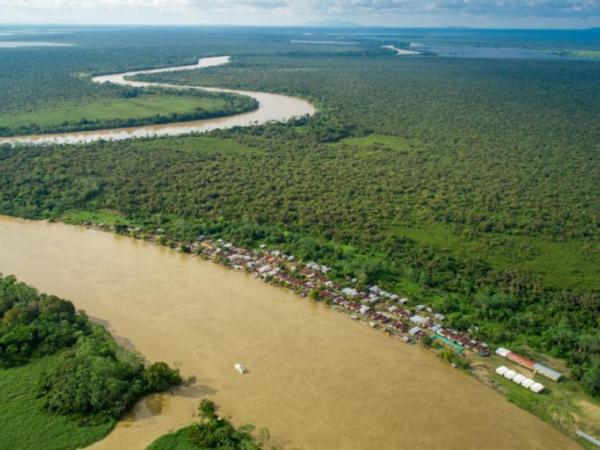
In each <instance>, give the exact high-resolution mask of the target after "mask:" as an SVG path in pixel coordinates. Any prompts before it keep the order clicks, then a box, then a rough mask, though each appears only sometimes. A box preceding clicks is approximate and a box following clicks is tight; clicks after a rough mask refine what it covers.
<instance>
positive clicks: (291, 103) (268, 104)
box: [0, 56, 316, 145]
mask: <svg viewBox="0 0 600 450" xmlns="http://www.w3.org/2000/svg"><path fill="white" fill-rule="evenodd" d="M229 62H230V57H229V56H215V57H210V58H201V59H200V60H199V61H198V64H194V65H189V66H179V67H167V68H163V69H151V70H140V71H135V72H126V73H119V74H113V75H103V76H98V77H94V78H92V82H94V83H114V84H117V85H121V86H132V87H161V88H169V89H194V90H204V91H209V92H223V93H233V94H239V95H245V96H248V97H252V98H254V99H255V100H256V101H258V104H259V106H258V109H256V110H254V111H250V112H247V113H241V114H235V115H231V116H226V117H218V118H214V119H204V120H195V121H188V122H175V123H169V124H160V125H142V126H137V127H130V128H114V129H107V130H91V131H79V132H69V133H57V134H43V135H27V136H13V137H6V138H0V144H11V145H17V144H28V145H47V144H80V143H91V142H95V141H100V140H111V141H118V140H124V139H131V138H141V137H152V136H155V137H159V136H179V135H182V134H190V133H201V132H206V131H211V130H216V129H225V128H233V127H238V126H242V127H243V126H249V125H261V124H265V123H268V122H272V121H278V122H285V121H288V120H290V119H292V118H294V117H301V116H305V115H313V114H314V113H315V112H316V109H315V107H314V106H313V105H312V104H311V103H310V102H308V101H306V100H303V99H300V98H296V97H290V96H287V95H280V94H270V93H268V92H255V91H244V90H235V89H221V88H211V87H200V86H185V85H174V84H168V83H150V82H141V81H131V80H128V79H127V78H129V77H134V76H136V75H140V74H148V73H161V72H176V71H182V70H198V69H205V68H208V67H215V66H221V65H224V64H228V63H229Z"/></svg>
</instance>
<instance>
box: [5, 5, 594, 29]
mask: <svg viewBox="0 0 600 450" xmlns="http://www.w3.org/2000/svg"><path fill="white" fill-rule="evenodd" d="M330 21H336V22H337V21H343V22H353V23H357V24H360V25H367V26H398V27H430V26H470V27H481V28H488V27H491V28H503V27H504V28H586V27H598V26H600V0H0V23H5V24H17V23H23V24H120V25H122V24H145V25H154V24H156V25H270V26H286V25H304V24H306V23H314V22H330Z"/></svg>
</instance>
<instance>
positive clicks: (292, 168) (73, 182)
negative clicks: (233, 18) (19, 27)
mask: <svg viewBox="0 0 600 450" xmlns="http://www.w3.org/2000/svg"><path fill="white" fill-rule="evenodd" d="M188 37H189V36H188ZM238 38H239V36H237V35H235V34H234V35H232V37H230V38H229V39H224V40H223V42H221V47H219V45H218V44H217V42H216V39H215V38H214V36H213V37H212V38H207V41H206V42H205V43H204V44H203V45H204V46H203V47H202V48H203V53H204V54H206V55H210V54H223V53H230V54H232V55H233V64H232V65H231V66H229V67H221V68H213V69H210V70H207V71H202V72H198V73H192V72H185V73H179V74H178V73H169V74H161V75H156V76H152V77H151V78H152V79H153V80H157V79H160V80H168V81H171V82H182V83H186V84H193V83H197V84H212V85H219V86H227V87H242V88H253V89H258V90H268V91H277V92H283V93H291V94H295V95H300V96H303V97H306V98H310V99H312V100H313V101H314V102H315V103H316V104H317V105H318V106H319V108H320V110H321V113H320V114H319V115H318V116H316V117H314V118H310V119H306V118H303V119H299V120H297V121H296V122H295V123H293V124H289V125H282V124H271V125H267V126H263V127H254V128H249V129H234V130H228V131H223V132H214V133H212V134H211V135H210V136H208V137H207V136H198V137H186V138H177V139H173V138H168V139H149V140H140V141H127V142H118V143H96V144H93V145H90V146H70V147H49V148H27V147H20V148H9V147H6V146H5V147H2V148H0V213H4V214H11V215H18V216H24V217H31V218H64V217H68V216H69V215H73V214H75V215H76V212H77V211H100V210H109V211H111V212H112V213H113V214H115V215H116V216H117V217H118V219H117V220H118V222H119V223H122V224H135V225H136V226H140V227H142V229H144V230H147V231H151V230H154V229H156V228H159V227H160V228H163V229H165V230H166V231H167V233H168V234H169V235H170V236H172V237H173V238H177V239H189V240H192V239H194V238H195V237H196V236H197V235H199V234H205V235H209V236H213V237H223V238H226V239H231V240H233V241H234V242H236V243H237V244H240V245H248V246H256V245H259V244H261V243H266V244H269V245H272V246H278V247H281V248H282V249H285V250H287V251H289V252H292V253H294V254H295V255H297V256H298V257H300V258H302V259H305V260H309V259H314V260H318V261H322V262H323V263H325V264H327V265H328V266H331V267H333V269H334V271H333V274H332V275H333V276H334V277H335V278H336V279H337V280H338V281H340V282H344V281H346V280H350V279H351V278H357V279H358V280H359V283H360V284H362V285H368V284H372V283H378V284H379V285H381V286H384V287H387V288H390V289H392V290H396V291H399V292H406V293H407V294H409V295H410V296H411V300H412V301H413V302H425V303H428V304H432V305H434V306H435V307H436V308H438V309H439V310H440V311H442V312H444V313H446V315H447V317H448V319H449V323H450V324H451V325H452V326H454V327H457V328H460V329H472V330H474V331H475V334H476V335H478V336H479V337H481V338H482V339H485V340H487V341H489V342H492V343H496V344H504V345H511V346H513V347H515V348H518V349H519V351H521V352H522V353H525V354H527V353H531V352H536V351H537V352H544V353H548V354H550V355H553V356H558V357H561V358H564V359H566V360H567V361H568V363H569V364H570V366H571V368H572V369H573V371H572V375H573V377H574V378H576V379H579V380H581V382H582V384H583V386H584V387H585V388H586V389H587V391H588V392H590V393H592V394H595V395H600V331H599V325H600V247H599V246H598V238H599V237H600V202H598V199H599V198H600V184H599V183H598V181H597V180H598V179H600V162H599V160H598V158H599V155H600V128H599V127H598V126H597V118H598V117H599V116H600V92H599V91H598V89H597V86H598V83H599V82H600V65H598V64H597V63H595V62H593V61H589V62H586V61H560V60H553V61H545V60H544V61H542V60H540V61H529V60H477V59H473V60H466V59H465V60H458V59H450V58H436V57H420V58H398V57H395V56H393V55H392V54H391V52H386V51H383V50H381V49H380V48H379V47H378V46H374V45H373V42H372V41H368V42H367V41H361V42H360V44H358V45H356V46H346V45H344V46H337V47H336V46H328V45H324V46H315V45H313V46H310V45H301V46H295V45H291V44H290V43H289V39H290V36H289V35H288V34H285V33H280V34H279V35H277V36H276V37H273V36H272V35H269V36H266V35H263V34H260V33H257V34H253V35H252V37H251V38H250V39H248V43H247V45H245V46H244V45H242V42H241V40H239V41H237V40H236V39H238ZM399 40H400V39H399ZM132 41H133V42H134V41H135V39H134V40H132ZM190 41H191V39H190ZM369 42H370V43H369ZM167 43H169V39H167ZM377 44H379V41H377ZM109 45H110V42H109ZM131 45H132V48H131V49H130V50H127V51H125V50H118V49H114V50H106V55H107V57H108V55H110V54H111V53H114V54H115V55H116V56H115V58H114V61H116V63H113V64H112V65H111V64H109V63H104V64H105V68H104V69H103V68H102V61H94V63H93V64H92V63H91V62H89V63H87V69H86V70H88V71H93V72H102V71H103V70H107V71H112V69H113V68H114V66H115V65H119V64H123V65H125V59H120V58H121V56H119V55H121V54H127V55H129V56H131V55H132V54H135V53H136V52H139V54H140V58H139V61H140V62H139V64H140V65H141V66H143V65H144V64H151V63H154V64H156V62H157V60H160V57H161V56H165V55H159V54H156V53H155V51H154V50H150V49H145V48H142V47H140V48H137V50H134V47H133V44H131ZM140 45H141V44H140ZM180 45H181V47H177V45H176V44H175V43H172V44H169V45H167V46H166V47H165V49H167V50H168V52H171V53H169V55H170V56H169V57H165V58H164V59H163V60H162V63H164V64H167V62H168V64H172V63H173V62H174V60H175V59H176V60H177V63H181V62H183V60H186V58H191V55H192V54H193V52H192V51H191V50H190V47H189V46H187V44H183V43H182V44H180ZM115 46H116V44H115ZM317 47H318V48H317ZM244 49H245V53H246V54H245V55H242V53H243V50H244ZM167 50H164V49H163V50H162V51H163V52H164V51H167ZM60 51H63V50H60ZM75 51H76V50H73V49H71V50H67V51H66V52H67V54H68V53H69V52H75ZM79 51H83V50H79ZM86 51H90V52H99V51H100V49H96V48H92V49H91V50H86ZM195 51H197V49H196V50H195ZM130 52H131V54H130ZM194 55H195V54H194ZM195 56H198V55H195ZM107 57H106V58H105V60H106V59H108V58H107ZM119 61H121V62H120V63H119ZM64 64H65V65H66V67H72V66H70V65H69V64H71V63H67V62H65V63H64ZM157 65H160V64H157ZM121 68H123V67H121ZM133 68H139V67H129V66H127V69H133ZM109 69H110V70H109ZM1 70H3V69H0V71H1ZM70 71H72V68H71V69H68V70H66V71H65V73H68V72H70ZM147 78H150V77H147ZM17 97H18V96H17ZM17 103H18V102H17V101H13V102H12V104H13V105H16V104H17Z"/></svg>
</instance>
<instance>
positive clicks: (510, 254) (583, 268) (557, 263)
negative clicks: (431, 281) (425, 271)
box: [395, 223, 600, 289]
mask: <svg viewBox="0 0 600 450" xmlns="http://www.w3.org/2000/svg"><path fill="white" fill-rule="evenodd" d="M395 231H397V232H398V233H400V234H402V235H404V236H406V237H409V238H411V239H414V240H416V241H418V242H422V243H426V244H429V245H432V246H434V247H436V248H438V249H440V250H444V251H449V252H456V253H458V254H459V255H460V256H463V257H469V258H477V259H481V260H483V261H486V262H488V263H489V264H491V265H492V267H493V268H495V269H504V268H512V269H521V270H527V271H531V272H534V273H536V274H537V275H539V276H540V277H541V278H542V279H543V280H544V281H545V282H546V283H547V284H548V285H550V286H556V287H563V288H564V287H568V288H573V289H594V288H597V286H599V285H600V274H599V273H598V270H597V267H598V266H599V265H600V251H598V249H594V248H593V246H592V245H591V244H590V243H588V242H585V241H583V240H576V239H574V240H570V241H566V242H553V241H549V240H545V239H543V238H539V237H531V236H511V235H502V234H495V233H488V234H482V235H479V236H477V237H474V238H471V237H468V236H464V235H462V233H461V232H460V230H459V229H457V228H456V227H453V226H450V225H445V224H439V223H430V224H422V225H419V226H415V227H402V226H400V227H397V228H395Z"/></svg>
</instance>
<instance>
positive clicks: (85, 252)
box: [0, 216, 579, 450]
mask: <svg viewBox="0 0 600 450" xmlns="http://www.w3.org/2000/svg"><path fill="white" fill-rule="evenodd" d="M0 271H2V272H3V273H5V274H14V275H16V276H17V277H18V278H19V279H21V280H22V281H24V282H27V283H30V284H31V285H33V286H36V287H37V288H39V289H40V290H42V291H45V292H49V293H54V294H57V295H59V296H62V297H65V298H69V299H71V300H73V301H74V303H75V305H76V306H77V307H78V308H81V309H84V310H85V311H87V313H88V314H89V315H90V316H91V317H92V318H94V319H96V320H99V321H101V322H102V323H104V324H105V325H106V326H107V327H108V328H109V329H110V331H111V332H112V333H113V334H114V335H115V336H117V337H118V338H119V339H120V340H121V341H122V342H124V343H126V344H127V345H130V346H132V347H134V348H135V349H136V350H138V351H140V352H141V353H142V354H144V355H145V356H146V357H147V358H148V359H149V360H150V361H158V360H162V361H166V362H168V363H170V364H175V365H177V366H178V367H180V368H181V371H182V373H183V374H184V375H185V376H191V375H194V376H196V377H197V382H196V383H195V384H194V385H193V386H190V387H187V388H184V389H181V390H179V391H177V392H176V393H174V394H172V395H164V396H154V397H151V398H149V399H147V400H146V401H143V402H142V403H141V404H139V405H138V407H137V408H136V410H137V413H136V414H134V415H133V416H132V417H129V418H128V419H126V420H124V421H122V422H121V423H120V424H119V425H118V426H117V428H116V429H115V430H114V431H113V432H112V433H111V434H110V435H109V436H108V437H107V438H106V439H105V440H103V441H101V442H100V443H98V444H96V445H95V446H94V448H97V449H111V450H114V449H116V450H120V449H122V450H135V449H142V448H144V447H145V446H146V445H148V444H149V443H150V442H152V441H153V440H154V439H155V438H157V437H158V436H160V435H161V434H163V433H165V432H167V431H169V430H171V429H174V428H177V427H180V426H182V425H185V424H186V423H188V422H189V421H190V420H191V419H192V413H193V411H194V410H195V408H196V407H197V405H198V404H199V402H200V399H201V398H204V397H209V398H211V399H212V400H214V401H215V402H216V403H217V404H218V405H219V406H220V408H221V409H220V413H221V414H225V415H231V416H232V417H233V419H234V421H235V423H237V424H240V423H244V422H251V423H254V424H256V425H257V426H258V427H268V428H269V430H270V431H271V434H272V437H273V442H274V443H275V444H279V445H285V448H287V449H299V448H302V449H306V450H309V449H310V450H313V449H315V450H321V449H322V450H335V449H350V450H354V449H356V450H358V449H378V450H381V449H407V450H409V449H424V450H427V449H461V450H465V449H478V450H482V449H483V450H485V449H490V450H491V449H494V450H502V449H507V450H509V449H510V450H518V449H523V450H525V449H527V450H535V449H540V450H547V449H575V448H579V447H578V445H577V444H576V443H575V442H573V441H571V440H570V439H569V438H567V437H566V436H564V435H563V434H561V433H560V432H558V431H556V430H555V429H553V428H552V427H551V426H550V425H548V424H545V423H543V422H541V421H540V420H539V419H537V418H536V417H534V416H532V415H530V414H528V413H526V412H525V411H523V410H520V409H518V408H517V407H516V406H514V405H512V404H510V403H509V402H507V401H506V400H505V399H504V398H503V397H502V396H501V395H499V394H498V393H496V392H495V391H494V390H492V389H490V388H488V387H486V386H484V385H483V384H480V383H479V382H478V381H476V380H475V379H473V378H472V377H470V376H469V375H467V374H466V373H464V372H462V371H459V370H456V369H452V368H451V367H450V366H449V365H448V364H447V363H445V362H443V361H441V360H440V359H438V358H436V357H435V356H433V354H432V353H431V352H430V351H427V350H425V349H423V348H421V347H420V346H410V345H406V344H403V343H401V342H400V341H398V340H396V339H393V338H390V337H387V336H385V335H384V334H382V333H380V332H377V331H374V330H371V329H370V328H368V327H366V326H365V325H362V324H360V323H357V322H354V321H352V320H350V319H349V318H348V316H347V315H346V314H338V313H336V312H334V311H331V310H330V309H329V308H327V307H326V306H324V305H321V304H317V303H315V302H313V301H311V300H308V299H304V298H301V297H299V296H297V295H295V294H292V293H291V292H288V291H286V290H284V289H279V288H275V287H273V286H270V285H266V284H264V283H262V282H260V281H258V280H257V279H255V278H253V277H251V276H249V275H246V274H242V273H238V272H234V271H232V270H229V269H225V268H223V267H221V266H219V265H217V264H214V263H211V262H207V261H202V260H198V259H196V258H193V257H191V256H189V255H183V254H180V253H177V252H175V251H173V250H170V249H167V248H164V247H159V246H156V245H154V244H150V243H146V242H142V241H136V240H133V239H130V238H126V237H121V236H117V235H114V234H111V233H105V232H101V231H97V230H90V229H85V228H81V227H74V226H69V225H64V224H58V223H47V222H42V221H27V220H22V219H16V218H10V217H3V216H0ZM236 362H242V363H243V364H244V365H246V366H247V367H248V368H249V370H250V373H248V374H246V375H240V374H239V373H238V372H236V371H234V369H233V365H234V364H235V363H236ZM159 411H162V413H161V414H159Z"/></svg>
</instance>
